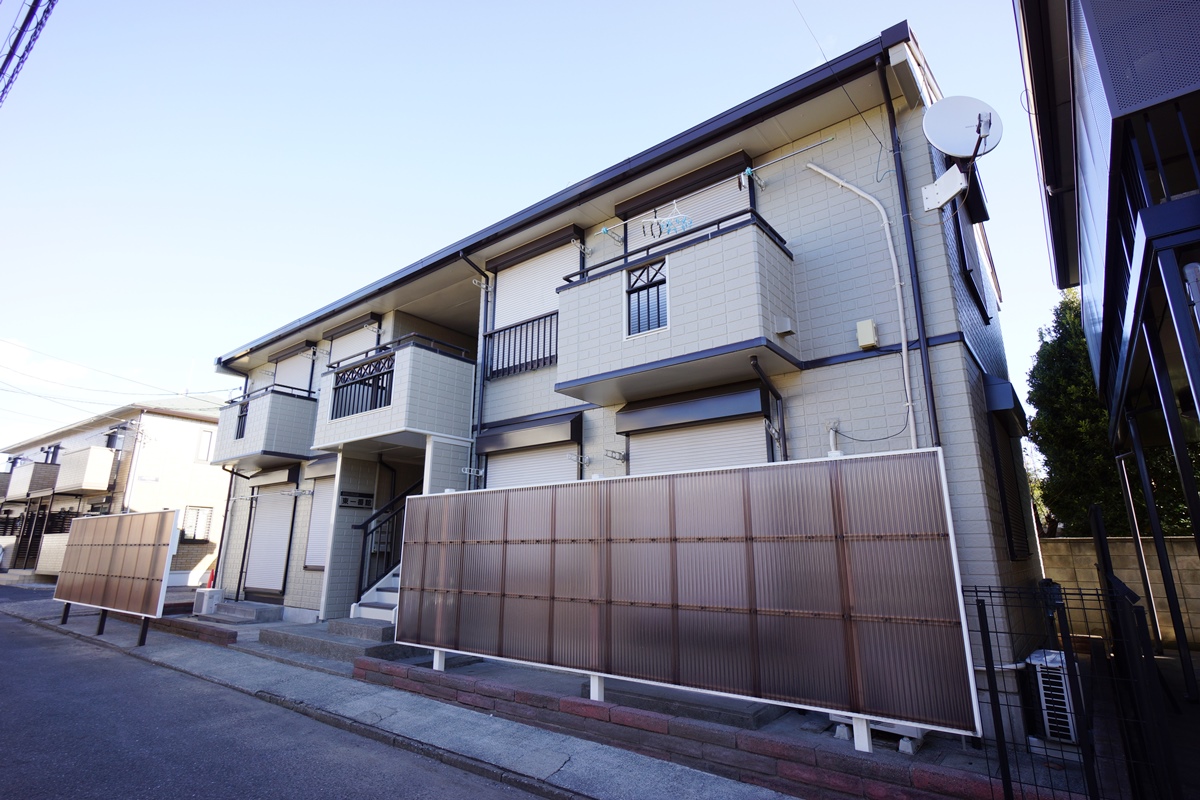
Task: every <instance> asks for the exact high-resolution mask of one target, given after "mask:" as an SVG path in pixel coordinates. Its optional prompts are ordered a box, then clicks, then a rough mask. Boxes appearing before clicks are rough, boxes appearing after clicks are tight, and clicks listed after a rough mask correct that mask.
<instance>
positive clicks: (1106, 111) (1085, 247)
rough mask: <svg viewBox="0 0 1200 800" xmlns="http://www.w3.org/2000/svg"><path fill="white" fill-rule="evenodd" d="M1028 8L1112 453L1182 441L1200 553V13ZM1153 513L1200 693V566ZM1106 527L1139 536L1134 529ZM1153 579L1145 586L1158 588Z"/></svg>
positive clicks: (1032, 67)
mask: <svg viewBox="0 0 1200 800" xmlns="http://www.w3.org/2000/svg"><path fill="white" fill-rule="evenodd" d="M1015 7H1016V10H1017V32H1018V36H1019V39H1020V44H1021V54H1022V59H1023V63H1024V69H1025V78H1026V84H1027V86H1028V89H1029V98H1030V112H1031V113H1030V120H1031V123H1032V126H1033V133H1034V140H1035V146H1036V153H1037V157H1038V165H1039V170H1040V173H1041V178H1042V181H1043V185H1044V187H1045V193H1044V195H1043V198H1044V203H1045V211H1046V220H1047V228H1048V231H1049V238H1050V245H1051V247H1050V249H1051V254H1052V257H1053V264H1054V280H1055V282H1056V283H1057V285H1058V286H1059V288H1067V287H1071V286H1078V287H1079V294H1080V298H1081V300H1082V308H1083V327H1084V333H1085V334H1086V337H1087V344H1088V351H1089V355H1090V356H1091V361H1092V370H1093V373H1094V375H1095V379H1096V386H1097V388H1098V390H1099V393H1100V397H1101V398H1102V399H1103V401H1104V403H1105V405H1106V406H1107V408H1108V412H1109V415H1110V430H1109V435H1110V439H1111V441H1112V445H1113V448H1114V453H1116V454H1120V455H1121V456H1122V457H1124V456H1129V458H1130V461H1131V462H1133V463H1135V464H1136V462H1138V461H1140V460H1141V459H1143V457H1144V456H1145V454H1146V452H1147V451H1148V450H1151V449H1160V448H1165V447H1168V448H1170V450H1171V451H1172V453H1173V456H1174V460H1175V463H1176V466H1177V471H1178V476H1179V479H1180V481H1181V484H1182V487H1183V491H1184V495H1185V499H1186V501H1187V505H1188V509H1189V517H1190V525H1191V529H1192V532H1193V533H1194V534H1195V536H1196V539H1197V543H1198V544H1200V495H1198V494H1197V481H1196V476H1195V465H1194V464H1193V459H1192V457H1191V456H1190V455H1189V452H1188V449H1189V448H1188V445H1189V443H1194V442H1195V441H1196V419H1197V408H1200V336H1198V330H1197V312H1196V309H1197V306H1196V302H1197V301H1200V49H1198V48H1197V47H1196V43H1197V41H1200V4H1197V3H1194V2H1146V1H1143V2H1113V1H1112V0H1072V1H1071V2H1068V1H1067V0H1015ZM1136 471H1137V473H1138V474H1139V475H1141V476H1142V478H1143V480H1142V498H1144V499H1145V500H1147V501H1148V503H1147V506H1148V509H1147V510H1148V511H1149V510H1153V508H1154V493H1155V486H1154V485H1152V482H1151V481H1150V480H1149V478H1148V477H1147V476H1148V471H1147V470H1146V469H1145V468H1144V464H1143V467H1142V468H1138V469H1137V470H1136ZM1142 498H1138V500H1137V502H1139V503H1140V502H1142ZM1148 518H1149V522H1150V526H1149V527H1150V531H1148V532H1149V533H1151V534H1153V536H1154V539H1155V541H1156V546H1157V548H1158V551H1159V559H1158V561H1159V565H1160V569H1161V570H1162V575H1163V581H1162V590H1161V591H1162V594H1161V595H1160V596H1165V598H1166V600H1167V606H1168V611H1169V616H1170V617H1171V627H1172V628H1173V631H1174V636H1175V639H1176V640H1177V643H1178V644H1179V651H1180V654H1181V656H1182V657H1183V666H1184V675H1185V677H1186V679H1187V682H1188V687H1187V691H1188V694H1189V695H1191V697H1192V699H1193V700H1194V699H1196V697H1197V696H1200V694H1198V692H1197V688H1196V681H1195V678H1194V676H1193V675H1192V667H1191V664H1190V659H1189V657H1188V645H1187V635H1186V634H1187V632H1186V630H1185V625H1184V620H1183V616H1182V613H1181V606H1180V602H1179V597H1178V594H1177V592H1176V589H1175V587H1174V583H1175V580H1174V578H1173V577H1172V572H1173V569H1182V570H1187V571H1188V572H1185V573H1183V574H1181V575H1180V580H1181V581H1182V582H1184V583H1186V582H1187V581H1188V580H1189V576H1190V575H1192V574H1194V572H1193V571H1192V570H1194V563H1195V558H1194V557H1193V558H1192V559H1190V561H1191V562H1192V563H1191V564H1188V563H1187V562H1188V559H1179V560H1178V562H1177V563H1175V564H1174V566H1173V565H1172V561H1173V559H1172V558H1171V557H1170V556H1169V554H1168V548H1167V546H1166V543H1165V542H1164V541H1163V530H1162V525H1161V524H1160V521H1159V519H1158V516H1157V514H1156V513H1154V514H1148ZM1106 524H1107V526H1108V528H1109V530H1110V531H1112V532H1114V535H1127V533H1126V531H1127V530H1128V528H1127V525H1128V523H1127V521H1126V520H1124V519H1121V520H1106ZM1122 529H1124V530H1122ZM1142 533H1143V534H1144V533H1147V532H1146V531H1142ZM1135 551H1136V552H1137V553H1138V554H1139V557H1140V552H1141V551H1140V548H1135ZM1176 552H1178V551H1176ZM1143 573H1144V561H1143ZM1144 581H1145V583H1144V588H1143V587H1142V586H1141V585H1139V587H1138V590H1139V592H1140V593H1143V594H1146V595H1149V594H1150V593H1151V591H1152V590H1151V588H1150V581H1149V580H1148V579H1144ZM1150 608H1151V610H1153V605H1152V604H1150ZM1153 624H1154V623H1153V620H1152V621H1151V625H1153ZM1165 624H1166V623H1165V622H1164V626H1165ZM1164 636H1165V637H1166V638H1170V636H1169V635H1168V634H1165V633H1164ZM1193 638H1194V637H1193Z"/></svg>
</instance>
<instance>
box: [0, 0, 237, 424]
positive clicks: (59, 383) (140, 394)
mask: <svg viewBox="0 0 1200 800" xmlns="http://www.w3.org/2000/svg"><path fill="white" fill-rule="evenodd" d="M0 2H3V0H0ZM0 369H6V370H8V371H9V372H15V373H17V374H18V375H23V376H24V377H26V378H33V379H34V380H35V381H41V382H42V383H53V384H54V385H55V386H63V387H65V388H67V389H79V390H80V391H83V392H96V393H98V394H121V395H137V396H138V397H180V396H183V397H190V396H192V395H193V394H219V393H221V392H223V391H225V390H224V389H208V390H205V391H195V392H187V393H186V394H184V393H181V392H155V393H152V394H147V393H144V392H119V391H116V390H113V389H91V388H88V387H87V386H76V385H74V384H71V383H63V382H62V381H52V380H50V379H49V378H43V377H42V376H40V375H31V374H30V373H28V372H22V371H21V370H19V369H16V368H14V367H10V366H8V365H7V364H0ZM67 399H70V398H67ZM77 402H80V403H83V402H88V401H84V400H79V401H77Z"/></svg>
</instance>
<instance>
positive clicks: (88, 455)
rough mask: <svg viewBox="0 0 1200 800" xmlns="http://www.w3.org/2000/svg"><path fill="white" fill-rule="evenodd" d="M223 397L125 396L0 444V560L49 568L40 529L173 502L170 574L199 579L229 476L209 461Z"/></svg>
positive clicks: (210, 557)
mask: <svg viewBox="0 0 1200 800" xmlns="http://www.w3.org/2000/svg"><path fill="white" fill-rule="evenodd" d="M222 405H224V398H223V397H217V396H213V395H192V396H181V397H178V398H168V399H163V400H157V399H156V400H154V401H153V402H145V403H131V404H129V405H125V406H121V407H120V408H114V409H112V410H111V411H107V412H105V413H103V414H98V415H96V416H94V417H90V418H88V419H85V420H82V421H80V422H77V423H75V424H73V425H68V426H66V427H64V428H60V429H58V430H54V431H50V432H48V433H45V434H42V435H40V436H35V437H33V438H31V439H26V440H25V441H22V442H17V443H15V444H12V445H9V446H8V447H6V448H4V449H3V452H5V453H8V454H9V455H8V459H7V460H8V465H9V466H8V471H7V472H5V473H3V474H0V493H2V496H3V504H2V506H0V543H2V544H4V545H5V547H4V550H5V564H4V565H5V566H6V567H9V568H15V569H30V570H33V569H36V570H37V571H38V572H39V573H45V574H51V575H53V574H56V567H55V564H56V558H57V557H58V556H60V555H61V554H60V553H58V552H57V549H56V548H54V547H51V548H49V549H46V548H43V543H44V542H46V541H47V540H46V539H44V537H46V536H54V535H57V534H66V533H67V532H68V531H69V530H70V527H71V520H72V519H74V518H75V517H77V516H80V515H89V514H120V513H124V512H137V511H158V510H161V509H165V508H172V509H179V510H180V511H182V512H183V517H182V524H183V528H182V530H181V532H180V537H181V538H180V544H179V547H178V550H177V552H176V555H175V558H174V560H173V561H172V563H171V572H172V575H171V580H172V583H174V584H179V585H202V584H203V583H205V582H206V581H207V580H208V577H209V573H210V572H211V571H212V569H213V568H214V567H215V566H216V556H217V546H218V541H219V538H220V533H221V527H222V525H223V524H224V519H225V503H226V499H227V496H228V491H229V482H230V476H229V474H228V473H227V472H226V471H224V470H222V469H221V468H220V467H217V466H213V465H212V464H211V463H210V460H211V458H212V452H213V445H214V442H215V440H216V435H217V424H216V423H217V409H219V408H220V407H221V406H222ZM49 541H51V542H55V543H56V544H61V543H59V542H58V541H57V539H51V540H49ZM44 550H45V552H44Z"/></svg>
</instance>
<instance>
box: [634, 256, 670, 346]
mask: <svg viewBox="0 0 1200 800" xmlns="http://www.w3.org/2000/svg"><path fill="white" fill-rule="evenodd" d="M625 274H626V275H627V276H628V278H627V280H628V288H627V289H626V290H625V294H626V297H627V298H628V301H627V302H628V308H629V335H630V336H636V335H637V334H639V333H645V332H646V331H652V330H655V329H656V328H665V327H666V326H667V262H666V261H659V262H657V263H654V264H649V265H647V266H645V267H638V268H637V269H631V270H629V272H627V273H625Z"/></svg>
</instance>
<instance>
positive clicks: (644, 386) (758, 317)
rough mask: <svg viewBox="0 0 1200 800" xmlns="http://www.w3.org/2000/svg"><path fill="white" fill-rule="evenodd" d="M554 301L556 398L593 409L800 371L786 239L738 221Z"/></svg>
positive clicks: (604, 274) (615, 264) (700, 229)
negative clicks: (587, 404)
mask: <svg viewBox="0 0 1200 800" xmlns="http://www.w3.org/2000/svg"><path fill="white" fill-rule="evenodd" d="M571 277H572V279H573V280H572V281H571V282H570V283H569V284H568V285H567V287H565V288H563V289H562V290H560V292H559V318H558V350H557V362H558V375H557V378H558V383H557V384H556V385H555V390H556V391H558V392H560V393H562V394H565V395H569V396H571V397H575V398H578V399H580V400H584V401H587V402H590V403H596V404H598V405H612V404H615V403H622V402H628V401H631V400H639V399H643V398H646V397H651V396H658V395H662V394H670V393H673V392H683V391H688V390H692V389H699V388H704V387H707V386H715V385H718V384H723V383H731V382H735V381H741V380H747V379H753V378H754V377H755V372H754V370H753V368H752V366H751V361H750V356H757V358H758V362H759V364H760V366H761V368H762V369H763V370H764V371H765V372H766V373H767V374H769V375H775V374H779V373H782V372H788V371H792V370H796V369H798V368H799V365H800V352H799V347H798V346H797V344H796V336H795V335H794V333H793V331H794V329H795V314H796V312H795V299H794V298H795V276H794V265H793V261H792V254H791V252H790V251H789V250H788V249H787V245H786V243H785V242H784V240H783V238H782V237H781V236H780V235H779V234H778V233H777V232H776V231H775V230H774V229H773V228H771V226H770V225H768V224H767V223H766V222H765V221H764V220H763V219H762V218H761V217H760V216H758V214H757V213H756V212H754V211H751V210H748V209H747V210H744V211H741V212H737V213H735V214H731V215H729V216H728V217H727V218H724V219H717V220H714V221H711V222H708V223H704V224H701V225H696V226H693V227H689V228H688V229H687V230H686V231H683V232H680V233H678V234H676V235H673V236H670V237H666V238H663V239H661V240H658V241H656V242H655V243H654V245H653V246H648V247H644V248H642V249H641V250H638V251H631V252H629V253H627V254H623V255H622V256H620V257H618V258H616V259H611V260H610V261H608V262H604V263H600V264H596V265H594V266H589V267H588V268H587V270H586V271H585V272H582V273H580V274H579V275H576V276H571Z"/></svg>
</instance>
